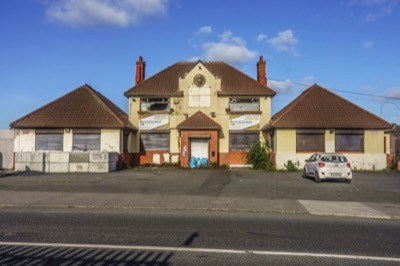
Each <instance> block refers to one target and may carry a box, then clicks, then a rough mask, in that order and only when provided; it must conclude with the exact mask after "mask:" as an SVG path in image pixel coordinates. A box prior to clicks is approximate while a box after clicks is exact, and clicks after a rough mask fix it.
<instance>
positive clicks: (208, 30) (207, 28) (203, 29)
mask: <svg viewBox="0 0 400 266" xmlns="http://www.w3.org/2000/svg"><path fill="white" fill-rule="evenodd" d="M211 32H212V28H211V26H203V27H201V28H200V29H199V30H198V31H197V34H210V33H211Z"/></svg>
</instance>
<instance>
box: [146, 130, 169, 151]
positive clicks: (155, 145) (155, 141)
mask: <svg viewBox="0 0 400 266" xmlns="http://www.w3.org/2000/svg"><path fill="white" fill-rule="evenodd" d="M169 142H170V140H169V132H165V133H164V132H163V133H159V132H146V133H143V132H142V133H140V151H141V152H145V151H169Z"/></svg>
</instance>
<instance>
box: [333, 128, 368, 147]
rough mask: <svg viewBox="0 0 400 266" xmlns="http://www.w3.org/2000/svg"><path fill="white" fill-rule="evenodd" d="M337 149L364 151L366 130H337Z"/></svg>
mask: <svg viewBox="0 0 400 266" xmlns="http://www.w3.org/2000/svg"><path fill="white" fill-rule="evenodd" d="M335 150H336V151H337V152H346V151H354V152H364V130H336V132H335Z"/></svg>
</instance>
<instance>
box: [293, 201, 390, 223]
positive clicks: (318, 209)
mask: <svg viewBox="0 0 400 266" xmlns="http://www.w3.org/2000/svg"><path fill="white" fill-rule="evenodd" d="M299 202H300V203H301V204H302V205H303V206H304V207H305V208H306V209H307V211H308V212H309V213H310V214H312V215H335V216H352V217H364V218H378V219H390V218H391V217H390V216H389V215H386V214H384V213H382V212H380V211H377V210H375V209H372V208H370V207H368V206H365V205H364V204H362V203H360V202H346V201H319V200H299Z"/></svg>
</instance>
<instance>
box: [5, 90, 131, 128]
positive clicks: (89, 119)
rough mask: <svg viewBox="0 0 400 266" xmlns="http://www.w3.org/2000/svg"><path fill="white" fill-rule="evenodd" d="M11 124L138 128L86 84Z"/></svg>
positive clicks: (41, 126)
mask: <svg viewBox="0 0 400 266" xmlns="http://www.w3.org/2000/svg"><path fill="white" fill-rule="evenodd" d="M10 126H11V127H13V128H126V129H135V128H134V126H133V125H132V124H131V123H130V122H129V120H128V115H127V114H126V113H125V112H124V111H122V110H121V109H120V108H119V107H118V106H116V105H115V104H114V103H112V102H111V101H110V100H109V99H107V98H106V97H105V96H103V95H102V94H101V93H99V92H97V91H95V90H94V89H92V88H91V87H90V86H89V85H87V84H85V85H83V86H81V87H79V88H77V89H75V90H73V91H71V92H70V93H68V94H66V95H64V96H62V97H60V98H58V99H56V100H55V101H53V102H50V103H49V104H47V105H45V106H43V107H41V108H39V109H37V110H35V111H33V112H32V113H30V114H27V115H26V116H24V117H22V118H20V119H18V120H17V121H14V122H12V123H11V124H10Z"/></svg>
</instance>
